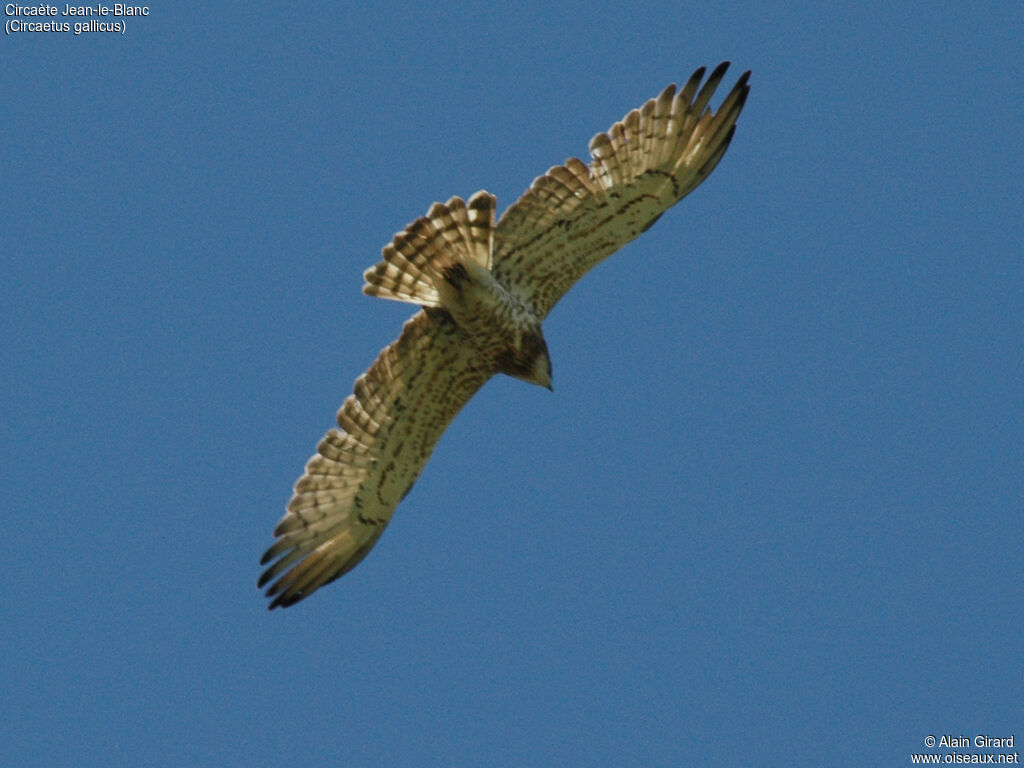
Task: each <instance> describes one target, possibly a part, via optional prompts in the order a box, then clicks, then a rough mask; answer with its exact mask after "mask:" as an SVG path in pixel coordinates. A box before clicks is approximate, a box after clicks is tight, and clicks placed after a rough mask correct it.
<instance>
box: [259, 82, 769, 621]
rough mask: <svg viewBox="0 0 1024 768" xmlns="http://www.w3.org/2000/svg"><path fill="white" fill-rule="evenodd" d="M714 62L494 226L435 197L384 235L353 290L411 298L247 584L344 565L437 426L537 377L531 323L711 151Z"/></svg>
mask: <svg viewBox="0 0 1024 768" xmlns="http://www.w3.org/2000/svg"><path fill="white" fill-rule="evenodd" d="M727 66H728V64H723V65H720V66H719V67H717V68H716V69H715V70H714V72H712V73H711V75H710V77H709V78H708V80H707V81H706V82H705V84H704V85H703V87H701V88H700V90H699V92H698V90H697V88H698V86H699V85H700V81H701V80H702V79H703V76H704V70H703V68H702V69H700V70H698V71H697V72H696V73H694V75H693V77H691V78H690V79H689V81H688V82H687V84H686V85H685V87H684V88H683V89H682V90H681V91H680V92H679V93H678V94H676V92H675V88H674V86H669V88H666V89H665V90H664V91H663V92H662V93H661V95H659V96H658V97H657V98H656V99H652V100H651V101H649V102H647V104H645V105H644V107H643V108H642V109H641V110H633V111H632V112H630V113H629V115H627V116H626V117H625V118H624V119H623V121H622V122H620V123H616V124H615V125H613V126H612V128H611V129H610V130H609V131H608V132H607V133H603V134H598V135H597V136H595V137H594V139H593V140H592V141H591V154H592V156H593V160H592V162H591V163H590V164H589V165H585V164H584V163H583V162H581V161H580V160H577V159H575V158H571V159H570V160H568V161H566V163H565V164H564V165H562V166H557V167H555V168H552V169H550V170H549V171H548V172H547V173H546V174H545V175H543V176H540V177H538V178H537V179H536V180H535V181H534V182H533V184H532V185H531V187H530V189H529V190H527V192H526V193H525V194H524V195H523V196H522V197H521V198H520V199H519V200H518V201H517V202H516V203H515V205H513V206H512V207H511V208H510V209H509V210H507V211H506V212H505V214H504V215H503V216H502V217H501V219H500V220H499V221H498V222H497V224H495V222H494V211H495V198H494V196H493V195H490V194H488V193H486V192H478V193H476V194H475V195H473V196H472V197H470V198H469V200H468V201H463V200H462V199H460V198H452V199H450V200H449V201H448V202H447V203H435V204H434V205H433V206H432V207H431V208H430V210H429V211H428V212H427V215H426V216H423V217H421V218H419V219H416V220H415V221H414V222H412V223H411V224H409V225H408V226H407V227H406V228H405V229H404V230H403V231H402V232H399V233H398V234H397V235H395V237H394V239H393V240H392V242H391V243H390V244H388V245H387V246H385V248H384V249H383V252H382V253H383V260H382V261H381V262H380V263H379V264H377V265H376V266H375V267H373V268H371V269H369V270H367V272H366V274H365V278H366V285H365V286H364V288H363V290H364V292H365V293H367V294H370V295H374V296H380V297H382V298H388V299H393V300H396V301H404V302H408V303H412V304H416V305H419V306H421V307H422V309H421V311H419V312H418V313H417V314H415V315H414V316H413V317H412V318H411V319H410V320H409V321H408V322H407V323H406V324H405V327H404V328H403V330H402V334H401V335H400V336H399V338H398V339H397V340H396V341H395V342H394V343H393V344H391V345H390V346H389V347H387V348H386V349H385V350H383V351H382V352H381V354H380V356H379V357H378V358H377V360H376V361H375V362H374V364H373V365H372V366H371V367H370V369H369V370H368V371H367V372H366V373H365V374H364V375H362V376H360V377H359V378H358V379H357V380H356V383H355V388H354V390H355V391H354V393H353V394H352V395H351V396H350V397H349V398H348V399H347V400H346V401H345V402H344V404H343V405H342V407H341V410H340V411H339V412H338V427H339V428H338V429H333V430H331V431H330V432H328V433H327V435H326V436H325V437H324V439H323V440H322V441H321V443H320V445H319V446H318V447H317V454H316V455H314V456H313V458H312V459H310V461H309V463H308V464H307V465H306V472H305V474H304V475H303V476H302V477H301V478H300V479H299V481H298V482H297V483H296V486H295V494H294V496H293V497H292V500H291V502H289V504H288V512H287V514H286V515H285V516H284V518H283V519H282V520H281V522H280V523H279V524H278V526H277V528H276V529H275V530H274V535H275V536H276V537H277V541H276V542H275V544H274V545H273V546H271V548H270V549H269V550H267V552H266V554H265V555H264V556H263V561H262V562H263V563H264V564H269V567H268V568H267V570H266V571H265V572H264V574H263V576H262V577H261V578H260V582H259V585H260V586H261V587H262V586H263V585H264V584H266V583H268V582H270V581H272V580H275V579H276V580H275V581H273V584H271V586H270V588H269V589H268V591H267V594H268V596H269V597H272V598H273V600H272V602H271V604H270V607H271V608H275V607H277V606H288V605H292V604H293V603H295V602H298V601H299V600H301V599H303V598H305V597H307V596H308V595H309V594H311V593H312V592H313V591H315V590H316V589H318V588H319V587H321V586H323V585H324V584H327V583H328V582H330V581H333V580H334V579H336V578H338V577H339V576H341V575H342V574H344V573H347V572H348V571H349V570H351V569H352V568H354V567H355V566H356V565H357V564H358V563H359V562H360V560H362V558H363V557H365V555H366V554H367V553H368V552H369V551H370V549H371V548H372V547H373V545H374V544H375V543H376V541H377V539H378V538H380V535H381V534H382V533H383V531H384V528H385V527H386V526H387V524H388V523H389V522H390V520H391V516H392V514H393V512H394V510H395V507H396V506H397V505H398V503H399V502H400V501H401V499H402V498H404V496H405V495H406V493H408V491H409V489H410V488H411V487H412V485H413V483H414V482H415V480H416V478H417V477H418V476H419V473H420V471H421V470H422V469H423V466H424V465H425V464H426V461H427V459H428V458H429V457H430V454H431V452H432V451H433V449H434V446H435V445H436V443H437V440H438V439H439V438H440V437H441V434H442V433H443V432H444V430H445V429H446V428H447V426H448V424H449V423H450V422H451V420H452V419H453V418H454V417H455V415H456V414H457V413H458V412H459V410H461V409H462V407H463V406H464V405H465V404H466V402H468V401H469V399H470V398H471V397H472V396H473V395H474V394H475V393H476V391H477V390H478V389H479V388H480V387H481V386H482V385H483V384H484V383H485V382H486V381H487V380H488V379H489V378H491V376H493V375H494V374H496V373H504V374H507V375H510V376H514V377H517V378H520V379H522V380H524V381H527V382H530V383H533V384H537V385H540V386H544V387H548V388H550V387H551V360H550V357H549V354H548V348H547V344H546V342H545V340H544V335H543V332H542V330H541V323H542V321H543V320H544V318H545V317H546V316H547V314H548V312H550V310H551V308H552V307H553V306H554V305H555V303H556V302H557V301H558V300H559V299H560V298H561V297H562V296H563V295H564V294H565V292H566V291H568V290H569V288H570V287H572V285H573V284H575V282H576V281H577V280H579V278H580V277H582V276H583V275H584V274H585V273H586V272H587V271H589V270H590V269H591V268H592V267H593V266H594V265H595V264H597V263H598V262H600V261H601V260H602V259H604V258H605V257H607V256H608V255H610V254H611V253H614V252H615V251H616V250H618V249H619V248H620V247H622V246H623V245H624V244H625V243H628V242H629V241H630V240H632V239H634V238H635V237H636V236H637V235H639V234H640V233H641V232H643V231H645V230H646V229H648V228H649V227H650V226H651V225H652V224H653V223H654V222H655V221H656V220H657V219H658V218H659V217H660V216H661V214H662V213H663V212H664V211H665V210H666V209H667V208H669V207H671V206H672V205H674V204H675V203H676V202H678V201H679V200H680V199H682V197H684V196H685V195H686V194H687V193H689V192H690V191H692V190H693V189H694V188H695V187H697V186H698V185H699V184H700V183H701V182H702V181H703V180H704V179H705V178H706V177H707V175H708V174H709V173H710V172H711V170H712V169H713V168H714V167H715V165H716V164H717V163H718V161H719V160H720V159H721V157H722V155H723V154H724V153H725V150H726V149H727V147H728V145H729V141H730V140H731V138H732V135H733V131H734V130H735V123H736V119H737V117H738V116H739V113H740V111H741V110H742V108H743V104H744V101H745V99H746V95H747V92H748V90H749V86H747V78H748V76H749V74H750V73H749V72H748V73H746V74H744V75H743V76H742V77H741V78H740V80H739V82H738V83H737V84H736V86H735V87H734V88H733V89H732V91H731V92H730V93H729V95H728V96H727V97H726V99H725V100H724V102H723V104H722V106H721V107H720V108H719V110H718V112H717V113H712V111H711V110H710V109H709V108H708V107H707V104H708V102H709V100H710V98H711V95H712V93H713V92H714V90H715V88H716V87H717V85H718V83H719V82H720V81H721V79H722V77H723V75H724V74H725V69H726V67H727Z"/></svg>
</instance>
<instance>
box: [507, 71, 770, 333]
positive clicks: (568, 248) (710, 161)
mask: <svg viewBox="0 0 1024 768" xmlns="http://www.w3.org/2000/svg"><path fill="white" fill-rule="evenodd" d="M728 66H729V63H728V62H725V63H723V64H720V65H719V66H718V67H717V68H715V70H714V71H713V72H712V73H711V75H710V76H709V77H708V79H707V81H706V82H705V83H704V85H703V87H700V90H699V91H698V86H700V82H701V80H702V79H703V77H704V68H703V67H701V68H700V69H698V70H697V71H696V72H695V73H694V74H693V76H692V77H691V78H690V79H689V81H687V83H686V85H685V86H683V88H682V90H680V91H679V93H676V92H675V86H674V85H670V86H669V87H668V88H666V89H665V90H664V91H662V93H661V95H659V96H658V97H657V98H655V99H651V100H650V101H648V102H647V103H646V104H644V106H643V107H642V108H641V109H639V110H636V109H635V110H633V111H632V112H630V113H629V114H628V115H626V116H625V117H624V118H623V119H622V121H621V122H618V123H615V124H614V125H613V126H612V127H611V128H610V129H609V130H608V132H607V133H599V134H597V135H596V136H595V137H594V138H593V139H591V141H590V154H591V156H592V160H591V162H590V164H589V165H585V164H584V163H583V162H582V161H581V160H578V159H576V158H570V159H569V160H567V161H566V162H565V165H561V166H557V167H554V168H552V169H551V170H549V171H548V172H547V173H546V174H544V175H543V176H539V177H537V178H536V179H535V180H534V182H533V184H531V185H530V188H529V189H528V190H527V191H526V192H525V193H524V194H523V196H522V197H521V198H519V200H518V201H517V202H516V203H515V204H514V205H512V206H511V207H510V208H509V209H508V210H507V211H505V214H504V215H503V216H502V217H501V220H500V221H499V222H498V225H497V230H496V232H495V236H494V256H493V263H492V267H491V269H492V272H493V273H494V275H495V277H497V278H498V280H499V281H500V282H501V283H503V284H504V285H505V286H507V287H508V288H510V289H512V290H515V291H517V292H518V293H519V294H520V295H521V296H522V297H523V298H524V299H525V300H527V301H528V302H530V304H532V306H533V308H534V310H535V311H536V313H537V315H538V317H540V318H543V317H545V316H547V314H548V312H550V311H551V308H552V307H553V306H554V305H555V304H556V303H557V302H558V300H559V299H560V298H562V296H564V295H565V293H566V292H567V291H568V290H569V289H570V288H571V287H572V286H573V285H574V284H575V283H576V281H577V280H579V279H580V278H581V277H583V275H585V274H586V273H587V272H588V271H589V270H590V269H591V268H592V267H593V266H594V265H596V264H597V263H598V262H600V261H601V260H602V259H604V258H606V257H608V256H610V255H611V254H612V253H614V252H615V251H617V250H618V249H619V248H621V247H622V246H623V245H625V244H626V243H628V242H629V241H631V240H633V239H634V238H635V237H636V236H637V235H639V234H640V233H641V232H643V231H645V230H646V229H647V228H648V227H650V226H651V225H652V224H653V223H654V222H655V221H656V220H657V218H658V217H659V216H660V215H661V214H662V213H663V212H664V211H665V210H666V209H668V208H670V207H671V206H673V205H675V204H676V203H677V202H679V201H680V200H681V199H682V198H683V197H684V196H686V195H687V194H688V193H689V192H691V191H692V190H693V189H695V188H696V187H697V186H698V185H699V184H700V183H701V182H702V181H704V179H706V178H707V177H708V174H710V173H711V171H712V170H713V169H714V167H715V165H717V164H718V161H719V160H721V159H722V156H723V155H724V154H725V150H726V149H727V148H728V146H729V142H730V140H731V139H732V135H733V131H734V130H735V125H736V119H737V118H738V117H739V114H740V111H741V110H742V109H743V103H744V101H745V100H746V97H747V92H748V91H749V86H748V85H747V79H748V78H749V76H750V72H746V73H745V74H743V75H742V76H741V77H740V79H739V81H738V82H737V83H736V85H735V86H734V87H733V89H732V91H730V92H729V95H728V96H726V98H725V100H724V101H723V102H722V105H721V106H720V107H719V109H718V111H717V112H712V111H711V109H710V108H709V107H708V102H709V101H710V100H711V96H712V94H713V93H714V91H715V88H717V87H718V84H719V83H720V82H721V80H722V77H723V76H724V75H725V70H726V69H727V68H728Z"/></svg>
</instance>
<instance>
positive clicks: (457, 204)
mask: <svg viewBox="0 0 1024 768" xmlns="http://www.w3.org/2000/svg"><path fill="white" fill-rule="evenodd" d="M494 208H495V198H494V195H491V194H489V193H488V192H484V191H482V190H481V191H480V192H477V193H476V194H475V195H473V196H472V197H471V198H469V201H468V202H466V201H464V200H463V199H462V198H460V197H453V198H452V199H451V200H449V201H448V202H447V203H434V204H433V205H432V206H431V207H430V210H429V211H427V215H426V216H421V217H420V218H418V219H416V220H415V221H414V222H412V223H411V224H409V225H408V226H407V227H406V228H405V229H403V230H402V231H401V232H399V233H398V234H397V235H395V237H394V239H393V240H392V241H391V242H390V243H389V244H388V245H386V246H384V248H383V250H382V251H381V253H382V254H383V256H384V258H383V260H382V261H380V262H379V263H378V264H376V265H375V266H373V267H371V268H370V269H368V270H366V272H365V273H363V278H364V279H365V280H366V284H365V285H364V286H363V293H365V294H367V295H368V296H380V297H381V298H382V299H392V300H394V301H406V302H409V303H411V304H419V305H422V306H425V307H438V306H440V305H441V296H440V294H439V293H438V289H437V286H438V284H439V283H440V281H441V280H443V279H444V271H445V270H446V269H450V268H451V267H454V266H456V265H457V264H467V263H473V264H478V265H479V266H481V267H484V268H485V269H489V268H490V266H491V252H492V250H493V245H494Z"/></svg>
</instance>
